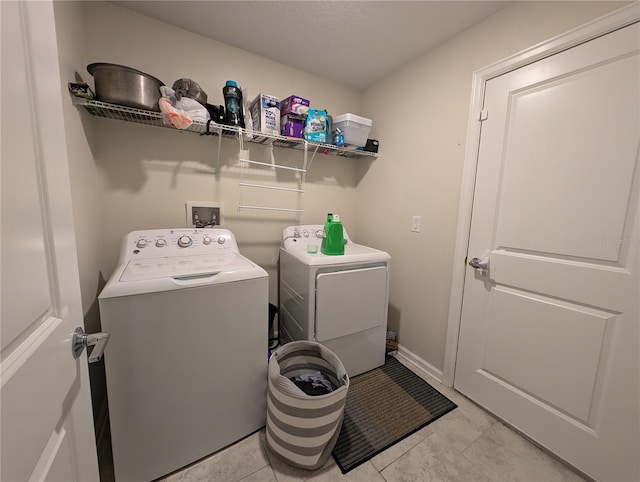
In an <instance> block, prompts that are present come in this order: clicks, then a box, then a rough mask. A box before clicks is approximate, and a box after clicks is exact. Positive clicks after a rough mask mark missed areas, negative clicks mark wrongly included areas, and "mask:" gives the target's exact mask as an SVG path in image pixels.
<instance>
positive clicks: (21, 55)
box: [0, 1, 98, 482]
mask: <svg viewBox="0 0 640 482" xmlns="http://www.w3.org/2000/svg"><path fill="white" fill-rule="evenodd" d="M0 8H1V19H2V20H1V21H2V57H1V59H2V93H1V96H2V97H1V101H2V171H1V178H2V179H1V183H2V186H1V187H2V193H1V197H2V228H1V229H2V233H1V241H2V264H1V275H2V286H1V288H2V308H1V314H2V320H1V321H2V322H1V324H0V339H1V352H0V356H1V362H0V379H1V391H0V397H1V419H2V447H1V458H0V479H1V480H3V481H7V482H9V481H26V480H47V481H49V480H51V481H54V480H56V481H72V480H83V481H89V480H98V465H97V455H96V446H95V438H94V432H93V420H92V415H91V405H90V404H91V400H90V395H89V385H88V383H89V382H88V370H87V357H86V353H84V354H83V355H82V356H81V357H80V358H78V359H74V357H73V355H72V353H71V337H72V333H73V331H74V328H75V327H76V326H83V319H82V309H81V303H80V285H79V280H78V267H77V260H76V252H75V238H74V232H73V220H72V212H71V205H70V188H69V173H68V165H67V153H66V144H65V135H64V126H63V117H62V98H61V85H60V73H59V67H58V52H57V46H56V45H57V44H56V36H55V23H54V16H53V5H52V3H51V2H7V1H3V2H0Z"/></svg>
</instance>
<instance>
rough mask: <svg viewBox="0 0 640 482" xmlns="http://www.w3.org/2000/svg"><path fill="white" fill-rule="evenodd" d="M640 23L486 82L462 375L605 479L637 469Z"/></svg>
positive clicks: (473, 389)
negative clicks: (476, 262)
mask: <svg viewBox="0 0 640 482" xmlns="http://www.w3.org/2000/svg"><path fill="white" fill-rule="evenodd" d="M639 39H640V29H639V27H638V24H634V25H631V26H628V27H626V28H623V29H620V30H618V31H615V32H613V33H610V34H608V35H605V36H602V37H600V38H597V39H595V40H592V41H590V42H587V43H584V44H582V45H579V46H577V47H574V48H572V49H569V50H566V51H564V52H561V53H558V54H556V55H553V56H551V57H548V58H546V59H544V60H540V61H538V62H535V63H533V64H530V65H528V66H526V67H523V68H520V69H518V70H515V71H513V72H510V73H508V74H505V75H502V76H500V77H497V78H495V79H492V80H489V81H488V82H487V84H486V91H485V104H484V108H485V109H486V111H487V113H488V118H487V119H486V120H485V121H484V122H483V124H482V134H481V140H480V149H479V153H478V170H477V176H476V187H475V195H474V204H473V213H472V224H471V234H470V239H469V250H468V253H467V255H468V258H467V259H468V260H471V259H472V258H473V257H478V258H482V257H486V258H488V259H489V270H488V271H487V272H483V271H481V270H478V269H473V268H471V267H468V268H467V272H466V278H465V287H464V301H463V307H462V320H461V326H460V338H459V348H458V359H457V366H456V373H455V387H456V388H457V389H458V390H459V391H461V392H462V393H464V394H466V395H467V396H469V397H470V398H471V399H473V400H475V401H477V402H478V403H479V404H481V405H483V406H485V407H486V408H488V409H489V410H491V411H492V412H494V413H496V414H497V415H498V416H499V417H501V418H503V419H504V420H506V421H507V422H509V423H510V424H512V425H513V426H515V427H517V428H518V429H519V430H521V431H522V432H524V433H525V434H527V435H528V436H530V437H531V438H533V439H534V440H536V441H538V442H539V443H541V444H542V445H544V446H545V447H547V448H549V449H550V450H551V451H553V452H555V453H556V454H558V455H559V456H560V457H562V458H564V459H565V460H567V461H568V462H569V463H571V464H573V465H575V466H576V467H577V468H579V469H580V470H582V471H584V472H585V473H587V474H588V475H590V476H591V477H594V478H596V479H599V480H625V481H631V480H634V481H635V480H639V479H640V469H639V462H638V459H639V457H638V454H640V442H639V438H640V420H639V415H640V410H639V408H638V407H639V406H640V400H639V391H640V387H639V378H640V373H639V366H640V359H639V351H638V344H639V337H640V333H639V329H638V325H639V321H638V317H639V309H638V304H639V302H638V298H639V293H640V288H639V284H638V272H639V256H638V251H639V250H640V234H639V224H640V223H639V222H638V221H639V220H638V217H639V215H640V210H639V202H638V200H639V194H638V177H639V172H638V171H639V166H638V149H639V135H640V121H639V119H640V63H639V50H640V41H639Z"/></svg>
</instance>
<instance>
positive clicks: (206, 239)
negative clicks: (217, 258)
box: [202, 236, 211, 245]
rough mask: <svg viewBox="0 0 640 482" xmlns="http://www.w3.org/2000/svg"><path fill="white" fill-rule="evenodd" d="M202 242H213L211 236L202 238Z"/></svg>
mask: <svg viewBox="0 0 640 482" xmlns="http://www.w3.org/2000/svg"><path fill="white" fill-rule="evenodd" d="M202 242H203V243H204V244H206V245H209V244H211V238H210V237H209V236H205V237H204V238H202Z"/></svg>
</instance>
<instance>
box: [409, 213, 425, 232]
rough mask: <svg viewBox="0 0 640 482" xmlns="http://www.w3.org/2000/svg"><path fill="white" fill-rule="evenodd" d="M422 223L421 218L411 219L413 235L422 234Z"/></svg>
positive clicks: (414, 217)
mask: <svg viewBox="0 0 640 482" xmlns="http://www.w3.org/2000/svg"><path fill="white" fill-rule="evenodd" d="M421 221H422V218H421V217H420V216H413V217H412V218H411V232H412V233H419V232H420V222H421Z"/></svg>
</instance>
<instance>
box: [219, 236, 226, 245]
mask: <svg viewBox="0 0 640 482" xmlns="http://www.w3.org/2000/svg"><path fill="white" fill-rule="evenodd" d="M225 241H226V239H225V237H224V236H218V244H224V242H225Z"/></svg>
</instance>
